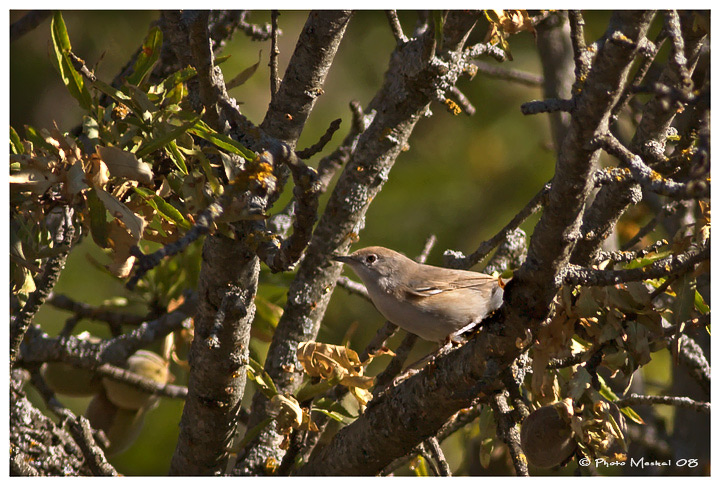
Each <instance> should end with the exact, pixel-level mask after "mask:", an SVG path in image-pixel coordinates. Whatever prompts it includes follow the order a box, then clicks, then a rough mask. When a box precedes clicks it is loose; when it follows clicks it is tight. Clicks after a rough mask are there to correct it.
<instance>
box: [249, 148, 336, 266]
mask: <svg viewBox="0 0 720 486" xmlns="http://www.w3.org/2000/svg"><path fill="white" fill-rule="evenodd" d="M278 158H279V162H280V163H283V164H284V165H286V166H287V167H288V168H289V169H290V173H291V174H292V178H293V182H295V187H294V188H293V197H294V201H295V218H294V220H293V232H292V234H290V236H288V237H287V238H285V239H283V240H282V242H281V243H280V244H279V245H278V244H277V242H276V241H275V239H273V238H268V240H267V243H264V244H261V245H259V246H258V249H257V255H258V256H259V257H260V259H261V260H262V261H263V262H264V263H265V264H266V265H267V266H268V267H270V270H272V271H273V272H281V271H286V270H288V269H290V268H291V267H292V266H293V265H294V264H295V263H297V261H298V259H299V258H300V256H301V255H302V252H303V251H304V250H305V248H306V247H307V245H308V242H309V241H310V237H311V236H312V231H313V227H314V225H315V221H317V216H318V214H317V209H318V199H319V197H320V194H321V190H322V187H321V185H320V183H319V180H318V173H317V171H316V170H315V169H313V168H312V167H309V166H307V165H305V163H303V161H302V160H300V159H299V158H298V157H297V156H296V155H295V152H293V151H292V150H291V149H290V147H289V146H288V145H287V144H284V143H283V144H281V145H280V151H279V154H278V155H277V156H276V160H277V159H278Z"/></svg>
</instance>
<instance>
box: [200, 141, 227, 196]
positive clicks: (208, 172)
mask: <svg viewBox="0 0 720 486" xmlns="http://www.w3.org/2000/svg"><path fill="white" fill-rule="evenodd" d="M193 154H194V155H196V156H197V158H198V160H199V161H200V167H202V170H203V172H204V173H205V177H206V178H207V181H208V184H210V189H212V192H213V194H216V195H218V196H221V195H222V184H220V181H219V180H218V178H217V177H216V176H215V172H213V169H212V167H211V166H210V160H208V158H207V157H206V156H205V154H204V153H203V151H202V150H194V151H193Z"/></svg>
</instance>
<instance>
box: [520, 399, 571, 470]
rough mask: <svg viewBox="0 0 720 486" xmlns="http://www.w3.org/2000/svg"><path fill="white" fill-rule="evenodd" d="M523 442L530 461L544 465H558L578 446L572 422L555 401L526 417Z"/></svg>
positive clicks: (533, 463)
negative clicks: (566, 420)
mask: <svg viewBox="0 0 720 486" xmlns="http://www.w3.org/2000/svg"><path fill="white" fill-rule="evenodd" d="M520 443H521V445H522V449H523V452H525V457H527V460H528V462H529V463H530V464H532V465H533V466H536V467H542V468H550V467H554V466H559V465H560V464H562V463H563V462H565V461H566V460H567V459H568V458H569V457H570V456H571V455H572V454H573V453H574V452H575V448H576V447H577V444H576V442H575V439H573V434H572V429H571V428H570V425H569V424H568V423H566V422H565V420H564V419H563V418H562V417H561V416H560V413H559V411H558V410H557V409H556V408H555V407H554V406H552V405H548V406H545V407H540V408H538V409H537V410H535V411H534V412H532V413H531V414H530V415H528V416H527V418H525V420H524V421H523V423H522V428H521V430H520Z"/></svg>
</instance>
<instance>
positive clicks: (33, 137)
mask: <svg viewBox="0 0 720 486" xmlns="http://www.w3.org/2000/svg"><path fill="white" fill-rule="evenodd" d="M25 140H28V141H30V142H32V144H33V145H34V146H35V147H42V148H44V149H45V150H47V151H48V152H50V153H52V154H56V155H57V153H58V151H57V149H56V148H55V147H53V146H52V145H50V144H49V143H47V142H46V141H45V137H43V136H42V135H40V134H39V133H38V131H37V130H35V128H33V127H31V126H30V125H25Z"/></svg>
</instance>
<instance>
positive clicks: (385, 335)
mask: <svg viewBox="0 0 720 486" xmlns="http://www.w3.org/2000/svg"><path fill="white" fill-rule="evenodd" d="M397 330H398V327H397V326H396V325H395V324H393V323H392V322H390V321H385V324H384V325H383V327H381V328H380V329H379V330H378V332H376V333H375V336H373V338H372V339H371V340H370V342H369V343H368V344H367V346H365V349H364V350H363V351H362V353H360V355H359V358H360V361H366V360H367V359H368V358H369V357H370V356H372V355H374V354H375V353H377V352H378V351H380V350H381V349H382V348H383V347H384V346H385V343H386V342H387V340H388V339H390V337H392V336H393V334H395V333H396V332H397Z"/></svg>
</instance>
